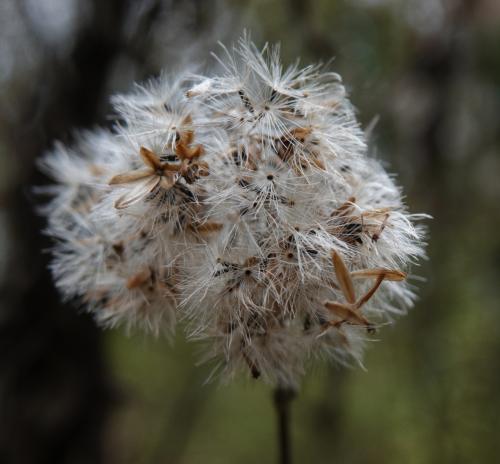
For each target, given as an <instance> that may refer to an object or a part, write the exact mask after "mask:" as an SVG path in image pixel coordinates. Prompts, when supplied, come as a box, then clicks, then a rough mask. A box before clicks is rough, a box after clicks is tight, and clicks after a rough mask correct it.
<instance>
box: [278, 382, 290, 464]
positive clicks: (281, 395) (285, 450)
mask: <svg viewBox="0 0 500 464" xmlns="http://www.w3.org/2000/svg"><path fill="white" fill-rule="evenodd" d="M294 397H295V390H293V389H291V388H287V387H282V386H278V387H276V390H274V406H275V408H276V414H277V419H278V444H279V450H280V451H279V453H280V454H279V456H280V459H279V462H280V464H291V463H292V453H291V448H292V446H291V439H290V404H291V402H292V400H293V398H294Z"/></svg>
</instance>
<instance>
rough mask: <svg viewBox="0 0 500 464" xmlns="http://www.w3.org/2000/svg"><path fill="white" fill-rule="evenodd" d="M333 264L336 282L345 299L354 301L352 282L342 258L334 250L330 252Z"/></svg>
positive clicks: (350, 301)
mask: <svg viewBox="0 0 500 464" xmlns="http://www.w3.org/2000/svg"><path fill="white" fill-rule="evenodd" d="M332 260H333V266H334V269H335V275H336V276H337V280H338V284H339V287H340V289H341V290H342V293H343V294H344V296H345V298H346V300H347V301H348V302H349V303H354V302H355V301H356V295H355V294H354V285H353V284H352V279H351V276H350V274H349V270H348V269H347V267H346V265H345V263H344V260H343V259H342V258H341V257H340V255H339V254H338V253H337V252H336V251H333V252H332Z"/></svg>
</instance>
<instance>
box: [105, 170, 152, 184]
mask: <svg viewBox="0 0 500 464" xmlns="http://www.w3.org/2000/svg"><path fill="white" fill-rule="evenodd" d="M151 174H152V172H151V170H149V169H147V170H146V169H138V170H136V171H129V172H124V173H122V174H117V175H116V176H113V177H112V178H111V180H110V181H109V185H116V184H126V183H128V182H135V181H136V180H140V179H144V178H146V177H148V176H150V175H151Z"/></svg>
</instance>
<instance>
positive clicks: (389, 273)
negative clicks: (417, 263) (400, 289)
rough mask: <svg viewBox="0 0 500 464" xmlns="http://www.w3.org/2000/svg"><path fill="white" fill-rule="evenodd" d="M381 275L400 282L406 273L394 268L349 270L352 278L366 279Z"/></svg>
mask: <svg viewBox="0 0 500 464" xmlns="http://www.w3.org/2000/svg"><path fill="white" fill-rule="evenodd" d="M381 275H383V276H384V279H385V280H390V281H393V282H400V281H402V280H405V279H406V273H405V272H403V271H398V270H396V269H383V268H375V269H361V270H359V271H353V272H351V277H352V278H353V279H368V278H376V277H379V276H381Z"/></svg>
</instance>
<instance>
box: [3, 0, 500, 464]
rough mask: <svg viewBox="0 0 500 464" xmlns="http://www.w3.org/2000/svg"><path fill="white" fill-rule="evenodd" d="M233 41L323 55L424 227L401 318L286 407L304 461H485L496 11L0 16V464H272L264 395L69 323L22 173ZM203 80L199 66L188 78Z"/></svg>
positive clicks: (297, 9) (496, 392)
mask: <svg viewBox="0 0 500 464" xmlns="http://www.w3.org/2000/svg"><path fill="white" fill-rule="evenodd" d="M244 28H247V29H249V30H251V31H252V36H253V38H254V40H255V41H256V42H257V43H258V44H260V45H262V44H263V43H264V42H265V41H270V42H276V41H281V43H282V52H283V59H284V61H285V62H287V63H289V62H292V61H293V60H294V59H295V58H296V57H297V56H300V57H301V59H302V63H309V62H311V61H317V60H323V61H327V60H328V59H330V58H331V57H334V58H335V59H334V61H333V63H332V67H333V68H334V70H335V71H337V72H339V73H340V74H341V75H342V76H343V78H344V82H345V84H346V86H347V88H348V90H349V92H350V94H351V98H352V100H353V102H354V104H355V105H356V107H357V108H358V110H359V118H360V120H361V121H362V123H363V125H364V126H365V127H368V126H369V125H370V124H371V123H372V122H373V121H376V122H377V124H376V126H375V130H374V133H373V136H372V142H373V144H374V146H375V147H376V155H377V156H379V157H380V158H382V159H384V160H386V161H387V163H388V166H389V169H390V170H391V171H392V172H395V173H397V175H398V176H397V177H398V182H399V183H400V184H401V185H402V187H403V188H404V191H405V193H406V195H407V202H408V204H409V205H410V207H411V210H412V211H413V212H426V213H429V214H431V215H432V216H433V217H434V219H433V220H432V221H429V228H430V240H429V247H428V252H429V257H430V260H429V261H428V262H425V263H423V264H422V266H421V269H419V270H418V272H419V273H420V274H421V275H422V276H424V277H425V278H426V280H425V281H422V282H421V284H420V285H419V286H420V289H419V294H420V295H421V298H420V300H419V302H418V304H417V306H416V308H415V309H414V310H412V311H411V312H410V313H409V314H408V315H407V316H406V317H404V318H402V319H401V320H399V321H398V322H397V324H396V325H395V326H394V327H388V328H385V329H384V330H383V331H382V333H381V340H380V341H378V342H376V343H373V345H375V346H371V347H370V349H369V350H368V352H367V355H366V358H365V366H366V370H362V369H358V368H356V369H351V370H349V369H340V368H337V367H334V366H328V365H319V366H317V367H316V368H315V369H314V370H313V372H311V374H310V375H309V376H308V377H307V378H306V380H305V381H304V384H303V388H302V390H301V392H300V394H299V396H298V398H297V399H296V400H295V402H294V404H293V412H292V413H293V418H292V419H293V424H292V435H293V447H294V455H295V462H297V463H401V462H405V463H409V464H413V463H415V464H417V463H440V464H444V463H454V464H457V463H492V462H495V461H497V460H498V456H499V452H500V443H499V441H498V433H499V432H498V429H499V426H500V419H499V417H500V361H499V359H500V307H499V306H500V305H499V302H500V285H499V283H500V234H499V229H500V214H499V212H500V208H499V204H500V2H499V1H498V0H477V1H472V0H471V1H467V0H462V1H461V0H400V1H398V0H318V1H309V2H306V1H303V0H239V1H232V2H229V1H228V2H223V1H222V0H142V1H140V0H136V1H132V0H129V1H125V0H106V1H100V0H0V286H1V290H0V301H1V303H0V304H1V307H0V462H1V463H3V464H11V463H15V464H31V463H37V464H38V463H40V464H41V463H47V464H49V463H50V464H58V463H71V464H77V463H78V464H80V463H82V464H83V463H92V464H99V463H106V464H108V463H109V464H113V463H120V464H128V463H131V464H132V463H134V464H160V463H161V464H167V463H183V464H188V463H204V464H210V463H236V462H237V463H242V464H245V463H255V462H263V463H268V462H269V463H273V462H275V461H276V457H277V446H276V432H275V417H274V411H273V407H272V400H271V392H270V390H269V388H268V387H266V386H265V385H262V384H260V383H258V382H255V383H254V382H249V381H248V382H241V383H236V384H232V385H230V386H218V385H217V384H209V385H203V383H204V380H205V379H206V377H207V375H208V370H207V368H205V367H195V364H196V360H197V358H198V354H197V351H196V350H197V348H196V347H195V346H192V345H187V344H185V343H184V342H183V340H182V338H181V337H178V339H177V340H176V342H175V344H174V345H173V346H172V345H170V344H168V343H167V342H165V341H163V340H156V339H154V338H149V337H146V336H143V335H140V334H135V335H130V336H129V335H126V334H124V333H122V332H118V331H106V332H101V331H99V330H98V329H97V328H96V327H95V326H94V324H93V322H92V320H91V318H90V317H89V316H87V315H85V314H79V313H78V311H76V310H75V308H72V307H68V306H63V305H62V304H61V302H60V300H59V297H58V295H57V293H56V292H55V290H54V288H53V285H52V283H51V278H50V275H49V273H48V271H47V262H48V259H49V257H48V255H47V254H46V253H44V250H45V249H47V248H48V247H49V246H50V243H49V241H48V240H47V239H46V238H44V237H43V236H42V234H41V230H42V229H43V227H44V223H43V220H42V219H41V218H39V217H37V216H36V214H35V212H34V208H35V205H36V204H37V202H39V199H37V197H36V195H34V193H33V186H35V185H43V184H44V183H46V182H47V180H46V179H44V178H43V176H42V175H41V174H40V173H39V172H38V171H37V169H36V167H35V160H36V159H37V157H39V156H40V154H41V153H43V151H44V150H46V149H49V148H50V147H51V146H52V144H53V142H54V140H55V139H59V140H62V141H64V142H67V143H71V140H72V139H73V137H74V134H75V132H74V131H75V129H76V128H92V127H94V126H96V125H98V124H99V125H109V124H110V120H109V118H108V117H107V115H108V114H109V111H110V107H109V103H108V102H109V97H110V95H112V94H113V93H115V92H118V91H126V90H127V89H130V88H131V86H132V83H133V82H134V81H140V80H143V79H145V78H147V77H150V76H154V75H158V73H159V72H160V70H161V69H162V68H165V69H166V70H167V71H174V72H175V69H176V67H178V66H181V65H182V63H183V62H189V61H191V60H200V59H201V58H200V57H205V56H207V53H208V51H209V50H212V49H216V48H217V45H216V41H217V40H223V41H225V42H230V41H231V40H234V39H235V38H237V37H238V36H239V35H240V34H241V31H242V30H243V29H244ZM202 69H203V66H202Z"/></svg>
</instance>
